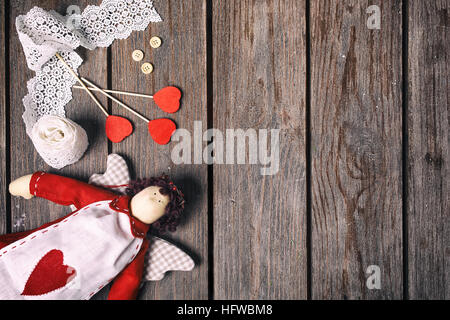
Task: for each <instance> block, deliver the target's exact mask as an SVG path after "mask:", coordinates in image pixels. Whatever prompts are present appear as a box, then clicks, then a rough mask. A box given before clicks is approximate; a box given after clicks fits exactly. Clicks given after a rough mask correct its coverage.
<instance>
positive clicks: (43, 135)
mask: <svg viewBox="0 0 450 320" xmlns="http://www.w3.org/2000/svg"><path fill="white" fill-rule="evenodd" d="M31 140H32V141H33V144H34V146H35V147H36V150H37V151H38V153H39V154H40V155H41V157H42V159H44V161H45V162H46V163H47V164H48V165H49V166H51V167H53V168H55V169H61V168H64V167H65V166H67V165H70V164H73V163H75V162H77V161H78V160H80V159H81V157H82V156H83V154H84V152H85V151H86V149H87V147H88V145H89V142H88V137H87V134H86V131H84V129H83V128H82V127H80V126H79V125H78V124H76V123H75V122H73V121H71V120H69V119H67V118H64V117H60V116H52V115H47V116H43V117H42V118H40V119H39V120H38V121H37V122H36V123H35V125H34V126H33V130H32V132H31Z"/></svg>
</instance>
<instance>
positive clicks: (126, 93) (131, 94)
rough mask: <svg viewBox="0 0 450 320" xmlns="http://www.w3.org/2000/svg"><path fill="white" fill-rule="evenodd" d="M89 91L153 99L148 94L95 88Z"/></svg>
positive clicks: (77, 87) (78, 87)
mask: <svg viewBox="0 0 450 320" xmlns="http://www.w3.org/2000/svg"><path fill="white" fill-rule="evenodd" d="M73 87H74V88H75V89H84V88H83V87H80V86H73ZM88 89H89V90H91V91H101V90H103V91H105V92H109V93H115V94H122V95H124V96H133V97H141V98H147V99H153V96H151V95H148V94H142V93H134V92H126V91H118V90H107V89H95V88H88Z"/></svg>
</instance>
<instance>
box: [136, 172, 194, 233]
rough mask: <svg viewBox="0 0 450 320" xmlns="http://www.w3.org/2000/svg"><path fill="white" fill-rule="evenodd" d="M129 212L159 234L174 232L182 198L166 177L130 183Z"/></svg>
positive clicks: (182, 205) (181, 209) (181, 208)
mask: <svg viewBox="0 0 450 320" xmlns="http://www.w3.org/2000/svg"><path fill="white" fill-rule="evenodd" d="M127 194H128V195H130V196H132V199H131V212H132V214H133V216H134V217H136V218H138V219H139V220H141V221H142V222H144V223H147V224H152V226H153V227H154V228H155V229H156V230H157V231H158V232H159V233H164V232H166V231H167V230H168V231H170V232H174V231H175V230H176V228H177V226H178V223H179V221H180V216H181V213H182V211H183V209H184V202H185V201H184V196H183V194H182V193H181V191H180V190H178V188H177V187H176V186H175V185H174V184H173V182H172V181H170V180H169V178H168V177H167V176H166V175H163V176H161V177H158V178H147V179H138V180H135V181H132V182H130V184H129V187H128V189H127Z"/></svg>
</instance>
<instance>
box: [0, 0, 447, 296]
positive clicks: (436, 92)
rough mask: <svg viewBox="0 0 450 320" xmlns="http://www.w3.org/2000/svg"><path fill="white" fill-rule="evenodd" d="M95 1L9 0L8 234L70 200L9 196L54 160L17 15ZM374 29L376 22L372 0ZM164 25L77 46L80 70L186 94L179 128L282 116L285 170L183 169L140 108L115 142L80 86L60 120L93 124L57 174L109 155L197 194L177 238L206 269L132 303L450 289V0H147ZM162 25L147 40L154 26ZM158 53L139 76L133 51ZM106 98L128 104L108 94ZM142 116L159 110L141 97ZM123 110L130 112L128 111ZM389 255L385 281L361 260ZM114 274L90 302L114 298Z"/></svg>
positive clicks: (109, 83)
mask: <svg viewBox="0 0 450 320" xmlns="http://www.w3.org/2000/svg"><path fill="white" fill-rule="evenodd" d="M99 2H100V1H96V0H63V1H61V0H43V1H38V0H24V1H5V0H2V1H1V6H0V18H1V19H0V21H1V23H0V56H1V59H0V74H1V75H2V76H1V77H0V97H1V99H0V123H1V124H0V125H1V130H0V179H1V183H0V204H1V205H0V234H3V233H7V232H8V233H9V232H16V231H22V230H25V229H30V228H34V227H38V226H39V225H41V224H42V223H44V222H48V221H50V220H53V219H56V218H57V217H60V216H62V215H64V214H65V213H66V212H67V209H66V208H63V207H60V206H57V205H54V204H52V203H49V202H48V201H45V200H41V199H33V200H31V201H25V200H23V199H18V198H12V197H10V195H9V194H8V192H7V186H8V184H9V182H10V181H11V180H12V179H15V178H17V177H19V176H21V175H24V174H27V173H31V172H34V171H36V170H48V171H51V172H55V170H52V169H51V168H49V167H48V166H46V165H45V163H44V162H43V161H42V159H41V158H40V157H39V155H38V154H37V153H36V151H35V149H34V147H33V145H32V143H31V142H30V140H29V138H28V137H27V135H26V133H25V126H24V124H23V122H22V118H21V116H22V113H23V105H22V98H23V97H24V96H25V94H26V82H27V80H28V79H30V78H31V77H32V76H33V72H32V71H30V70H28V68H27V66H26V63H25V58H24V55H23V52H22V48H21V45H20V43H19V41H18V37H17V33H16V31H15V25H14V22H15V18H16V17H17V16H18V15H20V14H25V13H26V12H27V11H28V10H29V9H31V8H32V7H33V6H35V5H38V6H40V7H43V8H45V9H55V10H56V11H58V12H60V13H65V11H66V8H67V6H68V5H71V4H77V5H79V6H80V7H82V8H83V7H85V6H86V5H89V4H98V3H99ZM373 4H375V5H378V6H379V7H380V8H381V19H382V23H381V29H380V30H370V29H368V28H367V26H366V22H367V19H368V17H369V14H368V13H366V9H367V8H368V7H369V6H370V5H373ZM155 7H156V8H157V9H158V11H159V13H160V14H161V16H162V17H163V19H164V22H162V23H158V24H151V25H150V26H149V28H148V29H147V30H146V31H144V32H134V33H133V34H132V35H131V36H130V37H129V38H128V39H126V40H121V41H115V42H114V44H113V45H112V46H111V47H110V48H108V49H96V50H95V51H92V52H90V51H87V50H81V51H80V53H81V54H82V55H83V57H84V58H85V62H84V64H83V66H82V67H81V68H80V69H79V72H80V73H81V74H82V75H84V76H85V77H87V78H90V79H92V80H93V81H94V82H96V83H97V84H99V85H101V86H104V87H110V88H119V89H121V88H122V89H127V90H129V91H136V92H147V93H152V92H155V91H157V90H158V89H160V88H162V87H163V86H166V85H176V86H178V87H180V88H181V89H182V90H183V92H184V95H183V106H182V109H181V110H180V112H178V113H177V114H176V115H174V116H173V117H172V118H173V119H174V120H175V121H176V122H177V124H178V126H179V127H180V128H186V129H188V130H193V126H194V121H202V124H203V128H208V127H210V128H211V127H214V128H218V129H220V130H222V131H224V130H225V129H227V128H242V129H247V128H254V129H264V128H269V129H270V128H280V129H282V131H281V144H280V151H281V164H280V168H281V169H280V172H279V173H278V174H277V175H275V176H261V175H260V174H259V168H260V167H259V166H254V165H234V166H232V165H210V166H208V165H206V164H203V165H182V166H176V165H174V164H173V163H172V161H171V158H170V152H171V148H172V147H173V144H172V145H171V144H169V145H168V146H158V145H156V144H154V143H153V142H151V141H150V140H149V138H148V136H147V134H146V133H145V131H146V129H145V124H144V123H141V122H140V121H135V123H134V124H135V133H134V134H133V135H132V136H131V137H130V138H128V139H127V140H125V142H123V143H120V144H111V143H109V142H108V141H107V139H106V137H105V135H104V133H103V132H102V129H101V127H102V126H103V123H104V117H103V114H102V113H100V112H98V110H97V109H96V108H95V106H94V105H93V104H92V102H91V100H90V99H89V97H88V96H87V95H86V94H85V93H83V92H78V91H74V100H73V101H72V102H71V103H70V104H69V105H68V106H67V108H66V110H67V114H68V117H69V118H71V119H73V120H74V121H76V122H78V123H80V124H81V125H82V126H83V127H84V128H85V129H86V130H87V132H88V135H89V139H90V143H91V145H90V148H89V150H88V152H87V154H86V155H85V156H84V158H83V159H82V161H80V162H78V163H76V164H75V165H72V166H70V167H68V168H65V169H63V170H61V171H60V173H61V174H64V175H68V176H71V177H76V178H79V179H85V180H86V179H87V178H88V177H89V176H90V175H91V174H92V173H96V172H103V170H105V166H106V158H107V155H108V154H109V153H111V152H116V153H119V154H121V155H123V156H124V157H125V158H126V159H127V160H128V162H129V164H130V166H131V168H132V173H133V176H134V177H141V176H149V175H156V174H160V173H162V172H167V173H169V174H171V175H172V176H173V177H174V179H175V181H176V182H177V183H178V184H179V185H180V187H181V188H182V189H183V191H184V192H185V194H186V197H187V200H188V206H187V210H186V216H185V219H184V220H183V223H182V226H181V227H180V228H179V231H178V232H177V233H176V234H174V235H170V236H168V237H167V238H168V239H170V240H171V241H172V242H174V243H177V244H179V245H181V246H182V247H183V248H184V249H186V250H187V251H188V252H190V253H191V254H192V256H193V257H194V258H195V260H196V262H197V264H198V265H197V267H196V268H195V270H194V271H193V272H189V273H172V274H169V275H168V276H167V277H166V278H165V279H164V280H163V281H161V282H156V283H148V284H146V285H145V287H144V288H143V290H142V292H141V295H140V299H208V298H210V299H449V298H450V208H449V187H448V180H447V179H448V174H449V160H450V159H449V131H448V130H449V92H450V91H449V85H448V78H449V57H448V55H449V49H450V40H449V37H448V34H449V7H450V1H449V0H403V1H400V0H383V1H382V0H371V1H368V0H362V1H361V0H345V1H337V0H333V1H325V0H322V1H308V0H258V1H249V0H239V1H238V0H235V1H234V0H211V1H209V0H182V1H179V0H155ZM153 35H158V36H160V37H161V38H162V39H163V42H164V44H163V46H162V47H161V48H160V49H157V50H153V49H151V47H150V45H149V40H150V38H151V36H153ZM135 49H141V50H143V51H144V52H145V54H146V60H148V61H151V62H152V63H153V64H154V65H155V71H154V73H153V74H151V75H149V76H145V75H143V74H142V73H141V72H140V69H139V64H138V63H135V62H134V61H132V59H131V52H132V51H133V50H135ZM100 99H102V101H103V102H104V105H108V107H109V109H110V111H112V112H113V113H115V114H121V113H122V110H121V109H120V108H118V107H117V106H116V105H115V104H111V103H109V102H107V101H106V100H104V99H103V97H100ZM124 102H126V103H129V104H130V105H133V106H142V108H140V109H139V110H140V111H141V112H142V113H144V114H145V115H146V116H148V117H149V118H157V117H162V116H164V114H163V113H162V112H161V111H160V110H158V109H157V108H154V107H152V106H151V104H150V106H149V107H147V105H148V103H147V102H145V101H143V100H142V99H138V98H126V99H124ZM127 116H128V117H129V118H132V117H130V116H129V115H127ZM370 265H378V266H379V267H380V268H381V289H380V290H369V289H368V288H367V287H366V279H367V277H368V275H367V274H366V269H367V267H368V266H370ZM107 290H108V288H106V289H104V290H103V291H102V292H100V293H99V294H98V295H97V296H96V297H95V298H97V299H103V298H105V297H106V294H107Z"/></svg>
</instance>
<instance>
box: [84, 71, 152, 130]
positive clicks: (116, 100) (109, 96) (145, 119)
mask: <svg viewBox="0 0 450 320" xmlns="http://www.w3.org/2000/svg"><path fill="white" fill-rule="evenodd" d="M82 79H83V81H85V82H86V83H87V84H88V85H90V86H91V87H94V88H95V89H97V90H98V91H100V92H101V93H103V94H104V95H105V96H107V97H108V98H110V99H111V100H112V101H115V102H116V103H118V104H119V105H120V106H122V107H124V108H125V109H127V110H128V111H130V112H131V113H133V114H134V115H135V116H137V117H139V118H141V119H142V120H144V121H145V122H147V123H149V122H150V120H148V119H147V118H146V117H144V116H143V115H141V114H139V113H137V112H136V111H134V110H133V109H131V108H130V107H129V106H127V105H126V104H125V103H123V102H122V101H120V100H118V99H116V98H114V97H113V96H112V95H110V94H109V93H106V92H105V91H104V90H102V89H100V88H99V87H97V86H96V85H95V84H93V83H92V82H90V81H89V80H87V79H86V78H82Z"/></svg>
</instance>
